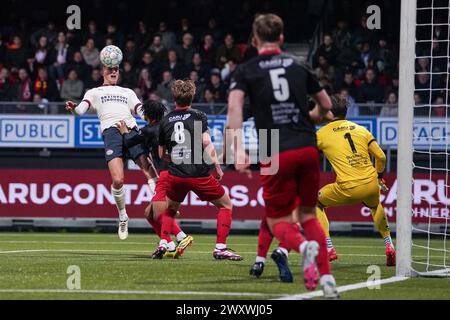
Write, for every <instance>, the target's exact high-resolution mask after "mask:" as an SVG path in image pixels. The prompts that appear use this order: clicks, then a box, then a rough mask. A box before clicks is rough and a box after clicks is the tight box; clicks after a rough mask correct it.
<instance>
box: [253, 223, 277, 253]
mask: <svg viewBox="0 0 450 320" xmlns="http://www.w3.org/2000/svg"><path fill="white" fill-rule="evenodd" d="M272 239H273V235H272V233H271V232H270V230H269V226H268V225H267V221H266V219H265V218H263V220H261V225H260V227H259V233H258V253H257V254H258V257H264V258H266V257H267V252H269V248H270V244H271V243H272Z"/></svg>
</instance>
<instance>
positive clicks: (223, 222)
mask: <svg viewBox="0 0 450 320" xmlns="http://www.w3.org/2000/svg"><path fill="white" fill-rule="evenodd" d="M231 222H232V218H231V210H230V209H225V208H221V209H219V212H218V213H217V241H216V243H217V244H219V243H220V244H226V243H227V237H228V234H229V233H230V229H231ZM218 249H219V248H218Z"/></svg>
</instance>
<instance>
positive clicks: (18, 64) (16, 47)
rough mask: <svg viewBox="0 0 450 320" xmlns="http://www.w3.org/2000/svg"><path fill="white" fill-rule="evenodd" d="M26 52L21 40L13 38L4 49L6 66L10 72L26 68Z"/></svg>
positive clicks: (16, 37)
mask: <svg viewBox="0 0 450 320" xmlns="http://www.w3.org/2000/svg"><path fill="white" fill-rule="evenodd" d="M27 57H28V54H27V51H26V49H25V48H24V46H23V43H22V39H21V38H20V37H19V36H17V35H16V36H14V37H13V39H12V43H11V44H10V45H8V47H7V49H6V58H5V60H6V66H7V67H8V68H10V69H11V70H12V71H14V70H19V68H22V67H26V66H27Z"/></svg>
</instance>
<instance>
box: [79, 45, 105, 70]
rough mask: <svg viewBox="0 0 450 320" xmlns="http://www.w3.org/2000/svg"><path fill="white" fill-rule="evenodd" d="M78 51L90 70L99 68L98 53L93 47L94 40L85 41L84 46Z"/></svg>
mask: <svg viewBox="0 0 450 320" xmlns="http://www.w3.org/2000/svg"><path fill="white" fill-rule="evenodd" d="M80 51H81V54H82V55H83V59H84V61H85V62H86V64H88V65H89V66H91V67H92V68H97V67H98V66H100V52H99V51H98V49H97V48H96V47H95V42H94V39H92V38H91V39H87V41H86V44H85V45H84V46H83V47H81V50H80Z"/></svg>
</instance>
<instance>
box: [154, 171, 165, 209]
mask: <svg viewBox="0 0 450 320" xmlns="http://www.w3.org/2000/svg"><path fill="white" fill-rule="evenodd" d="M168 185H169V171H167V170H164V171H161V172H160V173H159V178H158V182H157V183H156V187H155V195H154V196H153V198H152V201H164V202H165V201H166V200H167V199H166V192H167V187H168Z"/></svg>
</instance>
